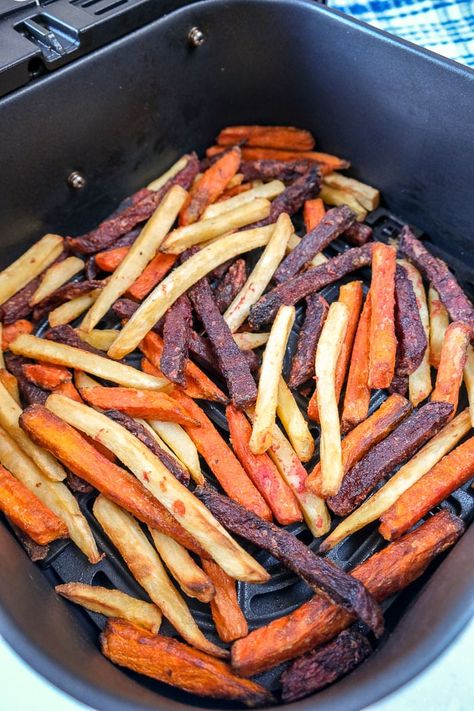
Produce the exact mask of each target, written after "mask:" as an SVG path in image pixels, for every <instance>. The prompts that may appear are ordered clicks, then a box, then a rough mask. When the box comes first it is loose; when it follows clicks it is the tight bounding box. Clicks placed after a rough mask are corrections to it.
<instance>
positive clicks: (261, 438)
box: [250, 306, 295, 454]
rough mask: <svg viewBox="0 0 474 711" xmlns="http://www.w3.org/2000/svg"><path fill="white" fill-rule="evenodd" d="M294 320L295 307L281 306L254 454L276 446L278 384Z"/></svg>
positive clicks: (263, 378) (261, 389)
mask: <svg viewBox="0 0 474 711" xmlns="http://www.w3.org/2000/svg"><path fill="white" fill-rule="evenodd" d="M294 321H295V308H294V306H281V307H280V308H279V310H278V313H277V315H276V318H275V321H274V322H273V324H272V328H271V331H270V336H269V338H268V342H267V345H266V346H265V352H264V354H263V360H262V369H261V371H260V380H259V382H258V394H257V402H256V403H255V417H254V420H253V426H252V436H251V437H250V450H251V451H252V452H253V454H263V453H264V452H265V451H266V450H267V449H268V448H269V447H270V445H271V443H272V428H273V425H274V424H275V415H276V408H277V403H278V383H279V381H280V376H281V371H282V368H283V358H284V357H285V351H286V345H287V343H288V338H289V336H290V332H291V329H292V326H293V323H294Z"/></svg>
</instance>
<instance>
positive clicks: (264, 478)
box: [226, 405, 302, 526]
mask: <svg viewBox="0 0 474 711" xmlns="http://www.w3.org/2000/svg"><path fill="white" fill-rule="evenodd" d="M226 417H227V422H228V423H229V430H230V441H231V444H232V447H233V449H234V452H235V453H236V455H237V458H238V459H239V461H240V463H241V464H242V466H243V468H244V469H245V471H246V472H247V474H248V476H249V477H250V479H251V480H252V481H253V483H254V484H255V486H256V487H257V489H258V490H259V492H260V493H261V494H262V496H263V498H264V499H265V501H266V502H267V504H268V505H269V507H270V508H271V510H272V511H273V515H274V516H275V518H276V520H277V521H278V523H281V525H282V526H287V525H288V524H290V523H295V522H296V521H301V520H302V515H301V512H300V509H299V506H298V503H297V501H296V498H295V496H294V494H293V492H292V491H291V489H290V487H289V486H288V485H287V484H285V482H284V481H283V479H282V478H281V475H280V472H279V471H278V469H277V468H276V466H275V465H274V464H273V462H272V460H271V459H270V457H269V456H268V454H266V453H265V454H253V453H252V452H251V451H250V447H249V441H250V436H251V434H252V427H251V425H250V423H249V421H248V420H247V418H246V417H245V415H244V414H243V412H241V411H240V410H237V408H236V407H234V405H228V406H227V409H226Z"/></svg>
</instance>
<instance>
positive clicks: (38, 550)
mask: <svg viewBox="0 0 474 711" xmlns="http://www.w3.org/2000/svg"><path fill="white" fill-rule="evenodd" d="M10 525H11V527H12V529H13V533H14V534H15V536H16V537H17V539H18V541H19V543H20V544H21V546H22V547H23V548H24V550H25V552H26V554H27V556H28V558H29V559H30V560H31V561H33V563H37V562H38V561H40V560H45V558H47V557H48V554H49V546H40V545H39V544H38V543H35V542H34V541H33V539H32V538H30V537H29V536H28V534H27V533H25V532H24V531H22V530H21V528H18V526H15V524H14V523H11V524H10Z"/></svg>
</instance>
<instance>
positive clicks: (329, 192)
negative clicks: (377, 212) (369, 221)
mask: <svg viewBox="0 0 474 711" xmlns="http://www.w3.org/2000/svg"><path fill="white" fill-rule="evenodd" d="M318 197H320V198H321V199H322V200H324V202H325V203H326V205H334V206H338V205H347V206H348V207H350V208H351V210H352V211H353V212H355V214H356V219H357V221H358V222H363V221H364V220H365V218H366V217H367V210H366V209H365V208H364V207H363V206H362V205H361V204H360V202H359V201H358V200H356V198H355V197H354V196H353V195H351V194H350V193H348V192H345V191H344V190H338V189H337V188H333V187H331V186H330V185H327V184H326V183H323V186H322V188H321V192H320V193H319V196H318Z"/></svg>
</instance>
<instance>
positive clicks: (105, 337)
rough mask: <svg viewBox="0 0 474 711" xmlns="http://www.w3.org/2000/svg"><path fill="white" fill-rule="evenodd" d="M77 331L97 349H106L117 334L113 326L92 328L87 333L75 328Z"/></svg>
mask: <svg viewBox="0 0 474 711" xmlns="http://www.w3.org/2000/svg"><path fill="white" fill-rule="evenodd" d="M77 333H78V335H79V337H80V338H81V339H82V340H83V341H85V342H86V343H88V344H89V345H90V346H93V347H94V348H97V350H99V351H108V350H109V348H110V346H111V345H112V343H113V342H114V341H115V339H116V338H117V336H118V334H119V332H118V331H117V330H115V328H103V329H100V328H93V329H92V331H89V333H86V332H85V331H81V330H80V329H77Z"/></svg>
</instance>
